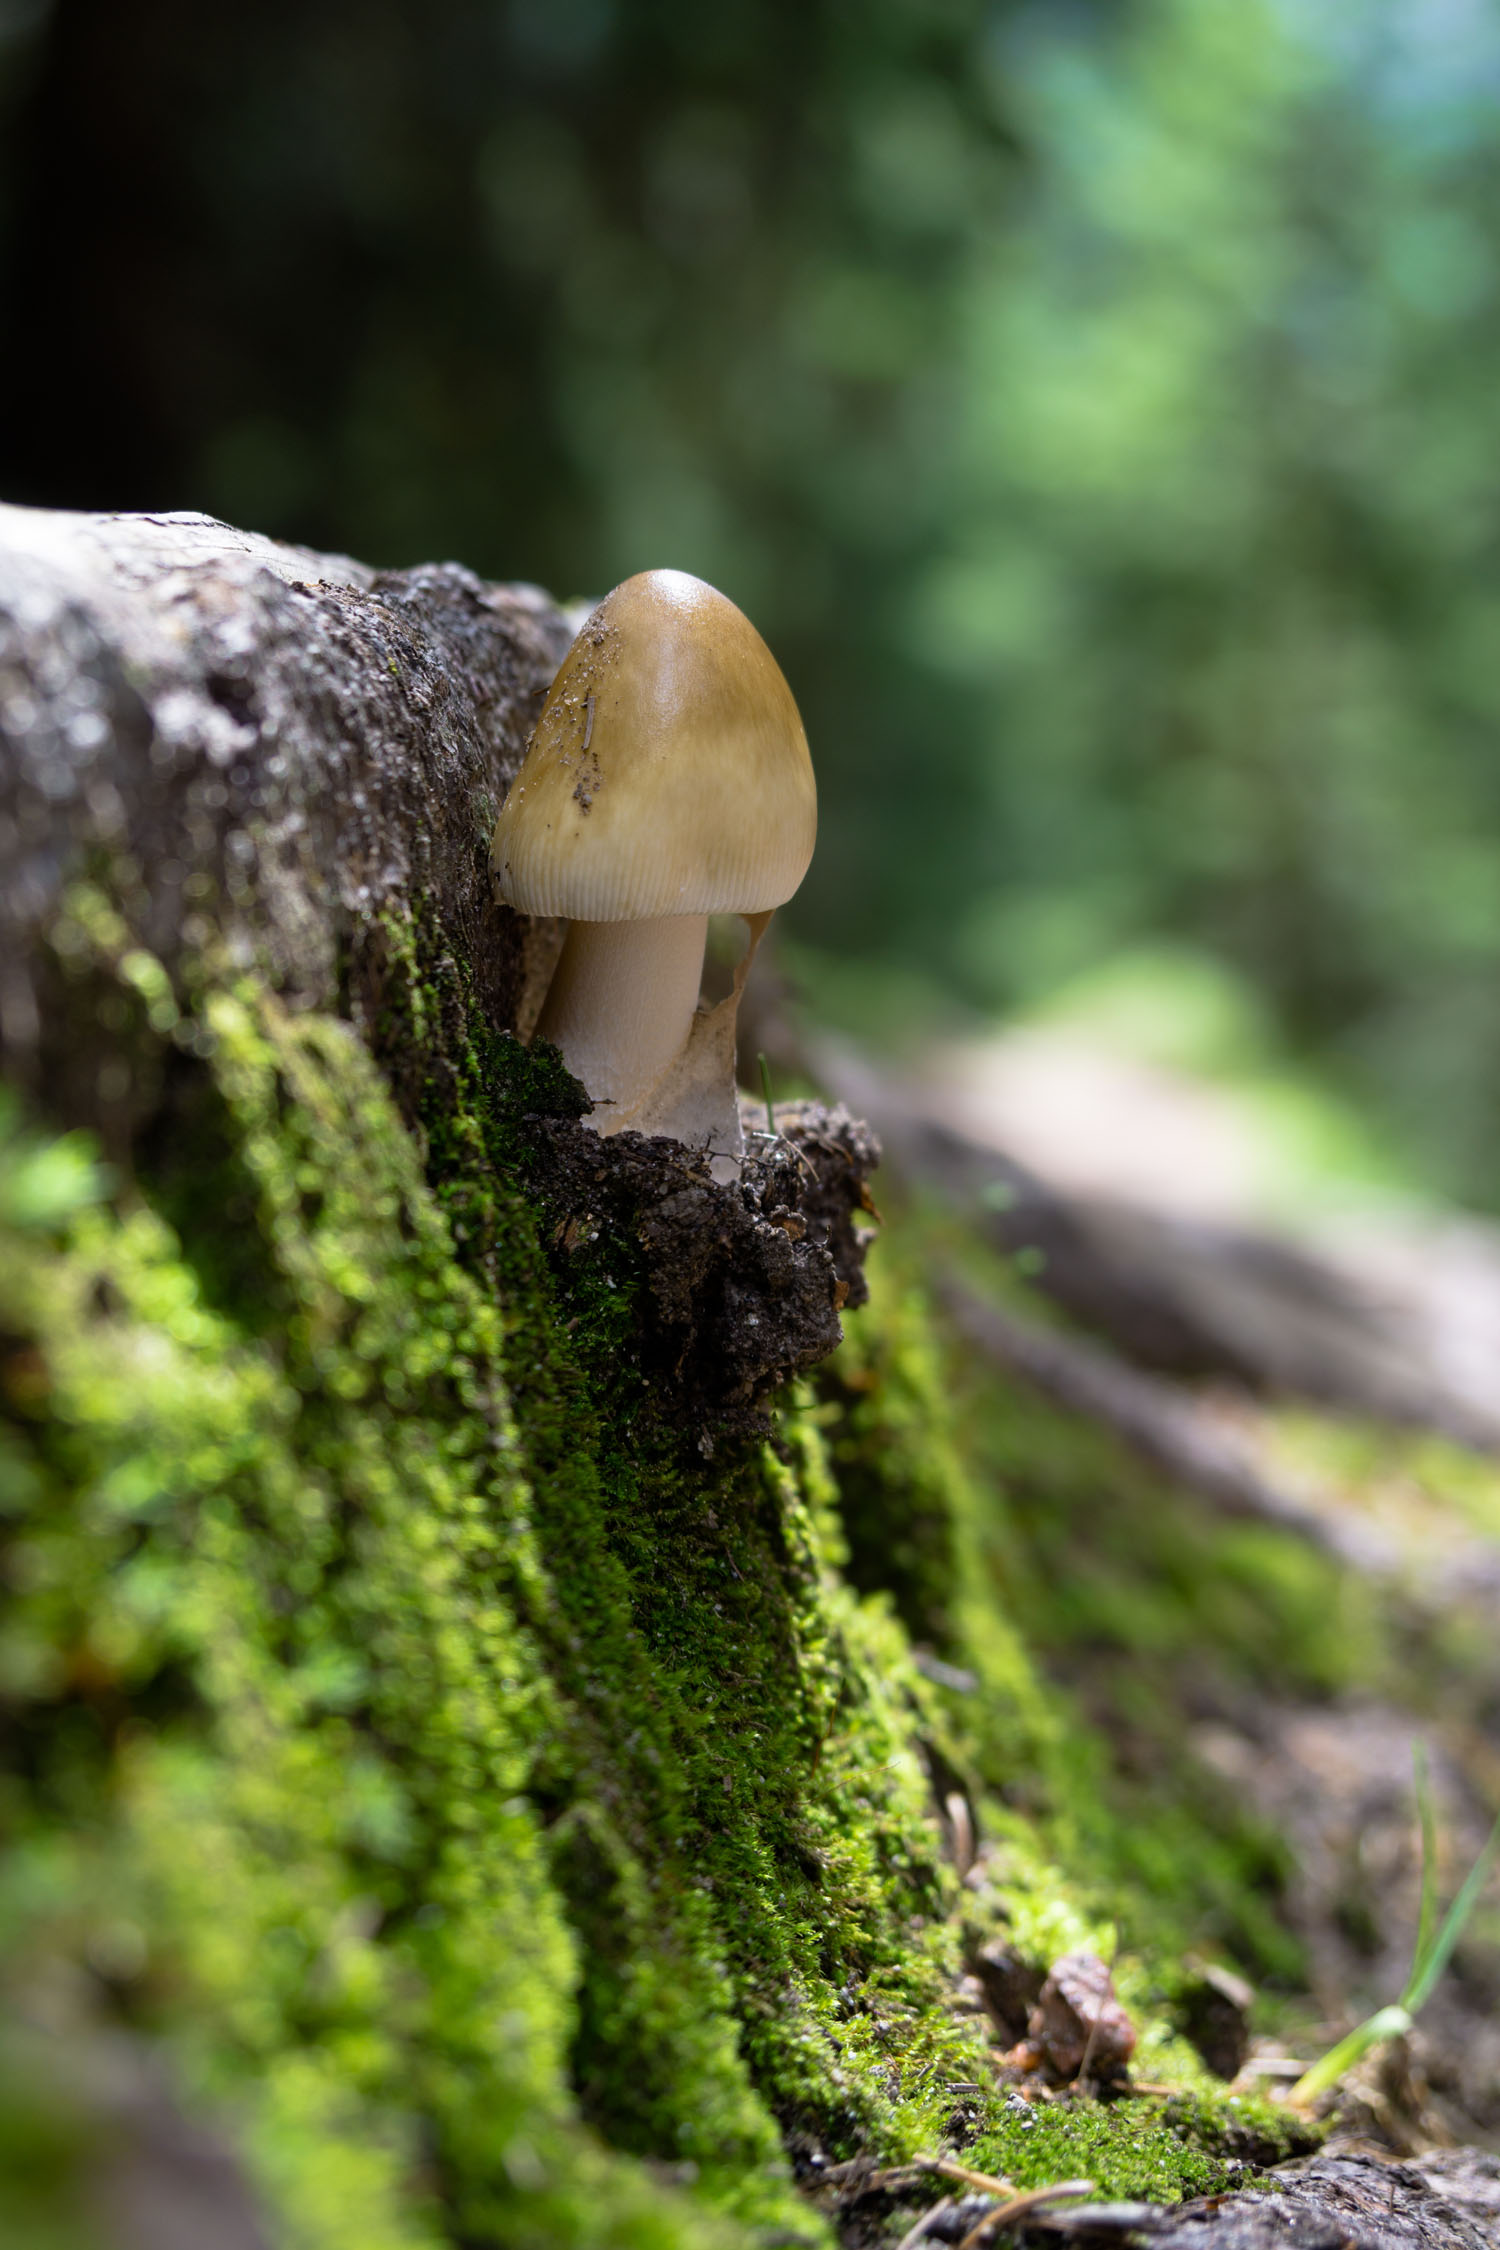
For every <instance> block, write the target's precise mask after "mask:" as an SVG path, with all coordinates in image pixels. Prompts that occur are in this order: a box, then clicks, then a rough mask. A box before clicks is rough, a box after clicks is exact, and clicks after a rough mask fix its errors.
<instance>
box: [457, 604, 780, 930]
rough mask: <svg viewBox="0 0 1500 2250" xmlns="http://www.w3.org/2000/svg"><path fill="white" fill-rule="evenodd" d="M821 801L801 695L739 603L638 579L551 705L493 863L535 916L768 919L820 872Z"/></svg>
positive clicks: (601, 620) (505, 816)
mask: <svg viewBox="0 0 1500 2250" xmlns="http://www.w3.org/2000/svg"><path fill="white" fill-rule="evenodd" d="M817 826H818V797H817V788H816V785H815V783H814V781H813V770H812V760H811V759H810V758H809V756H808V754H807V737H806V735H805V734H804V733H803V731H802V721H801V719H800V718H799V717H798V715H797V706H796V704H795V703H794V702H793V700H792V691H791V689H790V688H789V687H788V686H787V684H786V681H785V680H784V679H783V678H782V676H781V670H780V667H779V666H778V664H777V662H776V659H775V658H774V657H773V656H772V654H771V652H770V650H769V649H768V648H767V647H766V644H765V642H764V641H763V640H762V639H761V637H760V635H759V633H757V632H756V630H755V627H754V626H753V625H752V624H751V623H750V620H749V618H748V617H746V616H745V615H744V613H743V611H741V610H738V609H736V608H735V606H734V603H733V602H732V601H730V600H729V599H728V598H727V596H725V595H723V594H721V593H718V592H717V591H716V590H715V589H714V588H713V587H712V586H706V585H705V584H704V582H703V580H702V579H701V578H690V577H689V576H688V575H687V573H686V572H685V571H681V570H647V571H643V572H641V574H640V575H639V576H638V577H635V578H627V579H626V580H625V582H624V584H623V585H621V586H617V587H616V588H615V590H614V592H613V593H612V594H606V596H605V598H604V600H603V601H602V602H601V603H600V604H599V607H598V608H597V609H596V610H594V611H593V612H592V614H591V615H590V616H589V617H588V618H587V619H586V620H585V622H584V624H583V626H582V628H581V630H580V632H579V634H578V638H577V639H576V640H575V641H574V643H573V646H572V647H571V648H570V649H569V651H568V653H567V655H566V656H565V657H564V658H563V662H562V668H561V670H560V671H559V672H558V675H557V677H556V679H555V680H554V681H553V683H552V686H551V688H550V689H549V690H548V693H547V700H546V702H545V703H544V704H543V706H542V715H541V717H540V718H539V719H538V720H537V724H536V732H535V734H534V735H533V736H532V739H531V745H530V748H529V749H528V750H527V752H526V757H525V760H524V762H523V764H522V766H521V770H520V772H519V773H518V774H517V776H516V778H515V781H514V782H513V783H512V785H511V789H510V794H509V795H508V796H507V798H506V800H505V804H504V806H503V808H502V810H501V813H500V818H499V820H498V822H497V823H496V826H495V836H494V842H493V844H492V846H491V848H490V864H491V866H492V868H493V869H494V872H495V878H496V887H497V889H498V890H499V893H500V896H501V897H502V898H503V899H505V900H506V901H507V903H508V904H510V905H511V906H516V907H519V908H520V909H521V911H522V912H523V913H525V914H565V915H567V916H568V917H569V918H570V919H572V920H576V921H584V922H633V921H647V920H653V919H655V918H656V917H658V916H663V915H675V914H763V913H767V912H769V911H770V910H771V909H772V908H773V907H777V906H780V905H781V904H782V903H783V901H784V900H786V899H789V898H790V897H791V895H792V893H793V891H794V890H795V889H796V888H797V885H798V884H799V883H800V882H801V880H802V878H803V876H804V875H805V874H806V872H807V863H808V861H809V860H810V859H811V858H812V850H813V842H814V838H815V837H816V834H817Z"/></svg>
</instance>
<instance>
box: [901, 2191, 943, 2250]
mask: <svg viewBox="0 0 1500 2250" xmlns="http://www.w3.org/2000/svg"><path fill="white" fill-rule="evenodd" d="M952 2208H953V2198H952V2196H951V2195H945V2196H944V2197H943V2200H942V2202H941V2203H934V2205H933V2206H932V2209H931V2210H930V2211H924V2212H923V2213H922V2216H921V2218H920V2219H918V2221H917V2223H916V2225H915V2226H914V2227H908V2228H907V2230H906V2232H905V2234H903V2235H902V2237H901V2240H900V2241H899V2242H898V2243H897V2245H896V2250H916V2246H917V2244H918V2243H919V2242H920V2241H921V2240H922V2238H923V2237H924V2235H925V2234H926V2232H927V2230H928V2228H929V2227H930V2226H931V2224H932V2222H933V2220H934V2219H940V2218H941V2217H942V2215H943V2213H944V2212H945V2211H951V2210H952Z"/></svg>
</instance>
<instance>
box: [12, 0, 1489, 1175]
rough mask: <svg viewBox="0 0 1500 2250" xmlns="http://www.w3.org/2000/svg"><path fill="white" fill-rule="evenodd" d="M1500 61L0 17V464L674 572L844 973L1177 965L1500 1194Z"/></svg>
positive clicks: (1474, 37)
mask: <svg viewBox="0 0 1500 2250" xmlns="http://www.w3.org/2000/svg"><path fill="white" fill-rule="evenodd" d="M1497 95H1500V12H1497V9H1496V7H1495V6H1494V5H1493V4H1492V0H1108V4H1105V0H1099V4H1097V5H1091V4H1090V0H1045V4H1044V0H1034V4H1019V0H712V4H711V5H709V4H698V5H690V4H687V0H257V4H256V5H255V6H253V7H234V6H230V7H226V8H222V9H206V8H204V7H202V6H201V5H199V4H198V0H54V4H53V5H51V6H48V5H47V4H46V0H0V132H3V136H4V148H3V166H0V230H3V232H0V263H3V289H0V304H3V306H4V315H3V318H4V325H5V347H4V351H3V354H0V361H3V365H0V489H3V490H4V491H5V493H6V495H7V496H8V497H11V498H15V499H22V500H31V501H37V502H45V503H49V504H62V505H74V506H86V507H97V506H120V507H131V508H156V507H202V508H207V509H209V510H212V511H213V512H215V513H217V514H221V515H224V516H226V517H228V518H230V519H232V520H233V521H236V522H238V523H242V524H246V525H250V526H253V527H256V528H259V529H262V530H265V531H268V532H272V533H276V534H279V535H281V536H284V537H289V538H294V539H300V540H305V541H307V542H309V543H312V544H315V545H320V546H334V547H345V548H348V549H350V550H352V551H353V552H356V553H358V554H360V555H361V556H363V557H365V558H367V559H371V560H375V561H379V562H386V563H392V564H400V563H408V562H413V561H417V560H420V559H427V558H431V557H441V556H455V557H458V558H461V559H462V560H464V561H466V562H468V563H470V564H471V565H473V567H474V568H475V569H476V570H479V571H480V572H482V573H484V574H486V575H491V576H497V577H530V578H534V579H537V580H539V581H541V582H543V583H544V584H546V585H548V586H549V587H551V588H552V589H553V590H554V591H555V592H557V593H559V594H562V595H578V594H595V593H598V592H602V591H603V590H604V588H605V587H607V586H608V585H609V584H611V583H612V582H614V581H615V580H616V579H618V578H620V577H622V576H624V575H625V574H626V573H628V572H630V571H632V570H637V569H641V568H646V567H649V566H652V565H655V564H661V563H671V564H673V565H676V566H678V567H681V568H685V569H689V570H693V571H696V572H699V573H700V574H702V575H703V576H705V577H707V578H710V579H712V580H714V581H715V582H716V583H718V584H719V585H721V586H723V587H724V588H725V589H726V591H728V592H729V593H730V594H732V595H733V596H734V598H735V599H736V600H737V601H739V602H740V603H741V604H742V606H743V607H744V608H745V609H746V610H748V611H749V613H750V614H751V615H752V616H753V617H754V618H755V620H756V622H757V623H758V624H759V625H760V626H761V628H762V630H763V631H764V632H765V633H766V635H767V637H768V638H769V639H770V641H771V642H772V644H773V646H774V647H775V649H776V651H777V653H778V655H779V656H780V657H781V659H782V661H783V664H784V666H785V668H786V670H787V672H788V675H789V677H790V678H791V680H792V683H793V686H794V688H795V689H796V691H797V694H798V696H799V699H800V700H801V702H802V705H803V708H804V712H805V715H806V718H807V721H808V728H809V733H810V735H811V738H812V741H813V746H814V754H815V757H816V759H817V763H818V769H819V776H820V782H821V785H822V792H823V805H824V818H823V829H822V838H821V842H820V847H819V853H818V858H817V860H816V862H815V866H814V870H813V873H812V876H811V877H810V878H809V881H808V883H807V885H806V888H805V891H804V893H803V895H802V897H801V898H800V899H799V900H798V902H797V904H796V907H795V908H794V910H793V913H792V917H791V920H792V925H793V929H794V932H795V933H796V934H798V935H800V938H801V940H802V942H803V945H804V947H805V948H807V949H808V951H807V952H806V954H805V958H807V959H813V960H822V961H823V962H825V963H826V964H827V965H828V976H829V980H830V987H831V988H832V987H834V986H836V985H837V984H838V982H839V979H840V978H842V979H843V980H844V984H845V985H846V986H847V985H848V983H849V980H850V978H851V976H852V977H854V978H855V979H856V981H861V980H862V986H863V990H864V992H865V995H866V1014H867V1015H868V1014H869V1012H870V1010H869V996H870V995H872V994H873V995H875V996H876V1002H877V1008H878V1010H879V1011H882V1012H885V1013H886V1014H888V1015H889V1016H890V1017H891V1019H892V1020H894V1019H895V1018H896V1017H897V1016H899V1015H900V1014H901V1013H902V1012H903V1011H904V1012H907V1013H910V1011H911V1010H912V1009H913V1008H914V1007H922V1008H941V1007H945V1006H946V1007H949V1008H968V1009H971V1010H975V1011H986V1012H988V1011H994V1012H1003V1011H1006V1010H1013V1009H1016V1008H1018V1007H1027V1006H1034V1005H1036V1004H1037V1003H1038V1002H1041V1001H1044V1000H1045V999H1046V997H1047V995H1049V994H1050V993H1052V992H1054V991H1055V990H1056V989H1057V988H1058V987H1060V986H1063V985H1066V984H1067V983H1069V982H1070V981H1071V980H1076V979H1078V978H1079V977H1086V976H1087V975H1089V974H1090V973H1094V972H1097V971H1099V970H1100V969H1101V968H1103V967H1106V966H1107V965H1109V964H1111V963H1115V964H1118V963H1119V962H1120V961H1122V960H1129V959H1131V958H1134V957H1137V956H1139V957H1142V958H1149V959H1155V960H1160V959H1167V958H1177V959H1186V960H1189V961H1197V962H1199V963H1200V964H1204V963H1206V964H1207V965H1208V966H1209V968H1211V969H1213V970H1215V973H1218V974H1219V975H1221V976H1222V977H1223V978H1224V979H1225V980H1226V982H1227V983H1228V984H1232V985H1234V986H1235V987H1236V988H1237V989H1241V990H1243V991H1244V992H1245V993H1246V994H1248V996H1249V998H1250V1000H1251V1002H1252V1003H1253V1012H1254V1013H1255V1016H1256V1020H1257V1021H1258V1022H1260V1023H1262V1024H1264V1025H1268V1026H1269V1027H1270V1030H1269V1033H1268V1034H1267V1036H1268V1037H1269V1038H1270V1039H1271V1040H1272V1041H1273V1042H1274V1043H1275V1044H1276V1046H1277V1048H1278V1051H1279V1052H1280V1053H1281V1054H1282V1055H1283V1056H1285V1057H1289V1058H1291V1059H1292V1060H1293V1061H1294V1062H1296V1063H1300V1064H1302V1065H1303V1066H1305V1067H1306V1068H1308V1069H1309V1070H1310V1071H1312V1072H1313V1073H1314V1074H1321V1075H1322V1076H1323V1077H1324V1078H1325V1079H1326V1080H1327V1082H1328V1083H1330V1084H1333V1085H1337V1086H1340V1087H1341V1088H1342V1089H1343V1090H1344V1091H1345V1092H1346V1093H1347V1094H1349V1095H1350V1096H1352V1097H1353V1099H1354V1100H1355V1101H1357V1102H1358V1103H1359V1104H1360V1105H1361V1107H1362V1108H1363V1109H1364V1110H1365V1112H1366V1113H1367V1114H1368V1116H1369V1117H1370V1118H1372V1119H1373V1120H1375V1121H1376V1122H1377V1124H1378V1125H1379V1126H1380V1127H1381V1128H1382V1129H1383V1130H1385V1131H1387V1132H1388V1133H1389V1134H1390V1135H1391V1136H1392V1138H1393V1139H1394V1140H1395V1141H1396V1142H1397V1143H1398V1144H1399V1145H1400V1146H1402V1147H1403V1148H1404V1149H1405V1150H1406V1151H1407V1152H1408V1153H1409V1155H1410V1157H1411V1159H1412V1161H1414V1162H1415V1163H1416V1164H1417V1165H1419V1166H1420V1167H1421V1168H1422V1170H1423V1171H1424V1172H1425V1175H1426V1177H1427V1178H1428V1179H1429V1180H1430V1181H1432V1182H1434V1183H1436V1184H1438V1185H1440V1186H1442V1187H1444V1188H1446V1189H1448V1190H1450V1191H1456V1192H1458V1193H1460V1194H1463V1195H1465V1196H1466V1197H1467V1198H1469V1199H1470V1200H1471V1201H1474V1202H1477V1203H1481V1204H1487V1205H1489V1206H1492V1207H1493V1206H1495V1205H1497V1204H1500V1164H1497V1162H1496V1158H1495V1143H1496V1130H1495V1124H1496V1119H1497V1117H1500V975H1497V971H1500V911H1497V908H1500V754H1497V750H1500V381H1497V369H1496V357H1497V350H1500V296H1497V288H1496V277H1497V256H1496V252H1497V223H1500V222H1497V208H1500V206H1497V194H1496V190H1497V186H1500V99H1497ZM1163 948H1165V949H1166V950H1165V951H1163ZM1143 949H1149V950H1147V951H1143ZM1174 949H1175V950H1174Z"/></svg>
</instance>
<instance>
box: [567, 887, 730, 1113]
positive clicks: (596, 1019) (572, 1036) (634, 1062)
mask: <svg viewBox="0 0 1500 2250" xmlns="http://www.w3.org/2000/svg"><path fill="white" fill-rule="evenodd" d="M707 941H708V916H707V915H706V914H674V915H669V916H664V917H662V918H661V919H659V920H657V921H652V922H572V923H570V924H569V926H568V935H567V940H566V942H565V944H564V946H563V949H562V958H561V959H560V960H559V962H558V964H557V969H556V972H555V974H554V975H553V979H552V983H551V986H550V988H549V990H548V993H547V1000H546V1005H545V1006H544V1007H543V1009H542V1013H541V1017H540V1019H539V1021H538V1023H537V1027H536V1036H537V1037H538V1038H539V1039H550V1040H551V1041H552V1042H553V1043H554V1045H555V1046H557V1047H559V1048H561V1050H562V1058H563V1061H564V1062H565V1063H566V1064H567V1066H568V1068H569V1070H571V1071H572V1073H573V1076H574V1077H575V1078H577V1079H580V1080H581V1081H582V1083H583V1085H584V1087H585V1089H586V1090H587V1092H588V1093H589V1094H591V1095H592V1096H593V1099H594V1101H595V1102H596V1103H598V1104H600V1105H601V1106H600V1108H599V1109H597V1110H596V1111H595V1114H594V1117H593V1119H592V1121H591V1122H592V1123H593V1124H594V1126H595V1127H596V1129H597V1130H598V1131H599V1132H601V1133H618V1132H620V1131H622V1130H623V1128H624V1127H626V1126H627V1125H631V1124H633V1123H634V1121H635V1112H636V1111H637V1110H638V1109H639V1108H640V1106H641V1104H642V1103H643V1102H644V1100H645V1098H646V1096H647V1095H648V1094H649V1093H650V1091H651V1088H652V1087H653V1086H654V1085H655V1084H656V1082H657V1080H658V1079H659V1078H660V1077H661V1075H662V1073H663V1071H665V1070H666V1069H667V1068H668V1066H669V1065H670V1064H671V1063H672V1061H673V1060H674V1058H675V1057H676V1056H677V1055H679V1054H680V1053H681V1051H682V1049H683V1046H684V1045H685V1043H686V1041H687V1036H688V1032H689V1030H690V1028H691V1026H692V1021H693V1011H694V1010H695V1008H696V1007H697V1005H698V988H699V986H700V985H701V984H702V982H703V949H704V946H705V945H706V943H707Z"/></svg>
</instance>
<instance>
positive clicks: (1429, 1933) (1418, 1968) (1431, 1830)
mask: <svg viewBox="0 0 1500 2250" xmlns="http://www.w3.org/2000/svg"><path fill="white" fill-rule="evenodd" d="M1411 1769H1412V1785H1413V1787H1414V1788H1415V1790H1416V1793H1417V1818H1418V1820H1419V1821H1420V1822H1421V1826H1422V1898H1421V1904H1420V1905H1419V1906H1418V1908H1417V1942H1416V1945H1415V1947H1414V1948H1413V1950H1412V1957H1411V1975H1410V1976H1409V1977H1408V1978H1407V1991H1408V1992H1410V1990H1411V1988H1412V1986H1413V1985H1414V1984H1415V1983H1416V1982H1417V1979H1418V1978H1419V1977H1420V1976H1421V1975H1422V1974H1423V1972H1424V1970H1425V1969H1426V1966H1427V1954H1428V1949H1429V1947H1430V1946H1431V1944H1432V1940H1433V1934H1434V1932H1435V1930H1436V1928H1437V1815H1436V1813H1435V1812H1434V1810H1433V1803H1432V1781H1431V1778H1430V1776H1429V1774H1428V1771H1427V1752H1426V1751H1425V1749H1424V1748H1423V1747H1422V1744H1421V1743H1420V1742H1414V1743H1413V1744H1412V1746H1411ZM1408 2005H1410V2003H1409V2002H1408Z"/></svg>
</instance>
